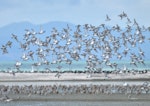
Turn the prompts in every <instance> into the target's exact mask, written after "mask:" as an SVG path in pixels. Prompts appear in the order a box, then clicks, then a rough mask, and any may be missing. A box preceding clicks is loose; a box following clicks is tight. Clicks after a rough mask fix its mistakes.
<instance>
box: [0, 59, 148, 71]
mask: <svg viewBox="0 0 150 106" xmlns="http://www.w3.org/2000/svg"><path fill="white" fill-rule="evenodd" d="M114 62H115V63H117V64H118V66H117V67H118V68H119V69H124V67H126V68H127V69H129V70H135V71H137V70H150V61H145V65H143V64H137V67H136V66H134V65H130V62H128V61H114ZM112 63H113V62H112ZM32 64H33V63H32V62H22V65H21V66H20V70H19V71H24V72H28V71H31V70H36V71H39V72H40V71H46V69H49V70H51V71H75V70H79V71H85V70H87V69H86V68H85V67H86V62H83V61H79V62H76V61H75V62H72V64H71V65H68V64H65V63H59V64H49V65H41V66H37V67H35V66H33V65H32ZM58 66H62V68H61V69H58V68H57V67H58ZM97 69H101V71H112V70H115V68H111V67H109V66H106V65H105V64H102V65H99V66H97ZM10 70H13V71H17V69H15V62H0V71H10Z"/></svg>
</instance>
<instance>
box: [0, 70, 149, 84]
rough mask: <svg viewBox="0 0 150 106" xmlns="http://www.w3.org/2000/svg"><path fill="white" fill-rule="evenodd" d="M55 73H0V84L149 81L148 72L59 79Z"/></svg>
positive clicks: (82, 75)
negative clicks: (16, 82) (17, 82)
mask: <svg viewBox="0 0 150 106" xmlns="http://www.w3.org/2000/svg"><path fill="white" fill-rule="evenodd" d="M56 75H57V73H15V75H13V74H11V73H0V82H5V81H6V82H7V81H11V82H13V81H20V82H21V81H59V80H60V81H119V80H124V81H130V80H132V81H150V72H147V73H144V74H131V73H122V74H107V75H106V74H104V73H102V74H97V73H93V74H91V75H90V77H89V74H85V73H63V74H60V76H59V77H57V76H56Z"/></svg>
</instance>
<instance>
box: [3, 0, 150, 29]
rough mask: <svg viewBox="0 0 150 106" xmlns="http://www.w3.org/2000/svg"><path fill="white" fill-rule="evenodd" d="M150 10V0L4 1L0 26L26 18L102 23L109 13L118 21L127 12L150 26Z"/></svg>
mask: <svg viewBox="0 0 150 106" xmlns="http://www.w3.org/2000/svg"><path fill="white" fill-rule="evenodd" d="M149 10H150V0H0V27H3V26H5V25H8V24H11V23H16V22H22V21H27V22H31V23H33V24H44V23H47V22H52V21H64V22H70V23H73V24H86V23H88V24H93V25H100V24H101V23H103V22H105V17H106V14H108V15H109V17H110V18H111V19H112V21H111V23H108V24H115V23H117V22H118V20H119V17H118V15H119V14H121V13H122V12H123V11H124V12H125V13H127V15H128V16H129V17H130V18H131V19H134V18H135V19H136V20H137V22H138V23H140V24H141V25H145V26H150V12H149Z"/></svg>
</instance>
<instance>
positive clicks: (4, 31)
mask: <svg viewBox="0 0 150 106" xmlns="http://www.w3.org/2000/svg"><path fill="white" fill-rule="evenodd" d="M67 25H69V27H71V29H72V30H75V26H76V25H75V24H72V23H68V22H59V21H56V22H48V23H45V24H41V25H35V24H32V23H29V22H20V23H12V24H9V25H6V26H4V27H1V28H0V47H1V45H3V44H5V43H6V42H7V41H8V40H11V34H12V33H13V34H15V35H17V36H18V37H21V36H23V35H24V34H25V29H29V30H31V29H34V30H35V31H39V30H40V27H42V29H44V30H45V31H46V33H45V35H50V33H51V30H52V28H53V27H55V28H56V29H57V30H62V29H63V28H67ZM146 36H149V33H146ZM149 38H150V36H149ZM15 46H16V47H15V48H13V49H11V52H10V53H9V54H5V55H2V52H1V50H0V61H7V60H13V61H14V60H17V59H19V58H20V56H21V51H20V50H19V47H17V45H15ZM149 46H150V42H149V41H148V40H146V41H145V43H144V44H143V45H142V46H141V47H142V49H143V50H144V51H145V56H146V57H145V59H146V60H150V55H149V54H150V47H149ZM131 49H132V48H131ZM9 51H10V50H9ZM135 52H137V51H136V50H135ZM16 57H17V58H16Z"/></svg>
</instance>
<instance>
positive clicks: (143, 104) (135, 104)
mask: <svg viewBox="0 0 150 106" xmlns="http://www.w3.org/2000/svg"><path fill="white" fill-rule="evenodd" d="M0 105H1V106H110V105H111V106H149V105H150V102H149V101H12V102H9V103H7V102H0Z"/></svg>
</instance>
